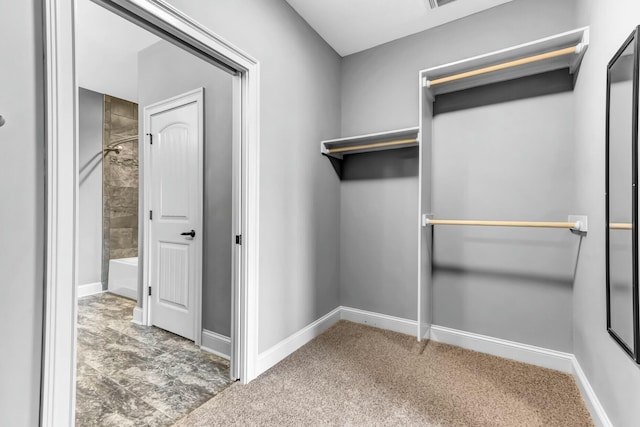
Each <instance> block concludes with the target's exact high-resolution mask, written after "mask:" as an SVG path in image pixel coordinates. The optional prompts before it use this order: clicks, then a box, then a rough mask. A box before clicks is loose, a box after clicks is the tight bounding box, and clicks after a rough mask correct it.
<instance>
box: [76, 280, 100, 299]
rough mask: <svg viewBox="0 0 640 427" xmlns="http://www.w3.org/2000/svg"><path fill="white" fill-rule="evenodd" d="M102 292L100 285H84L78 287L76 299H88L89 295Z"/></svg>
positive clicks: (96, 283)
mask: <svg viewBox="0 0 640 427" xmlns="http://www.w3.org/2000/svg"><path fill="white" fill-rule="evenodd" d="M103 292H104V291H103V290H102V283H100V282H95V283H86V284H84V285H78V298H82V297H88V296H89V295H96V294H101V293H103Z"/></svg>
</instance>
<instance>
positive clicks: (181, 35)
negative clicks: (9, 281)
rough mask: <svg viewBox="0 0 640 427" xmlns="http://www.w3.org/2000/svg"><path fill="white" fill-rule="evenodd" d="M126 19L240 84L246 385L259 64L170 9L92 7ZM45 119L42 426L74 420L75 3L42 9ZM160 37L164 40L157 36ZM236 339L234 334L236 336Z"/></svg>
mask: <svg viewBox="0 0 640 427" xmlns="http://www.w3.org/2000/svg"><path fill="white" fill-rule="evenodd" d="M93 1H94V2H95V3H98V4H100V5H102V6H104V7H106V8H108V9H110V10H112V11H113V12H115V13H117V14H118V15H120V16H123V17H125V18H127V19H129V20H131V21H133V22H134V23H136V24H138V25H141V26H144V27H146V28H151V27H153V28H156V29H159V30H160V32H162V33H163V34H165V37H167V36H168V37H173V38H174V39H175V40H180V41H182V42H183V43H184V44H185V45H187V46H193V47H194V48H195V49H197V50H199V51H200V52H206V53H208V54H210V55H211V56H212V57H216V58H218V59H219V60H220V61H222V62H223V63H225V64H227V65H228V66H229V67H231V68H233V69H235V70H237V72H238V75H239V78H240V80H241V83H240V86H241V107H240V108H241V119H240V120H241V123H240V125H241V127H240V131H239V132H240V140H241V160H240V162H241V165H242V170H241V173H242V178H241V194H242V195H241V199H242V200H241V203H242V213H241V216H242V219H241V222H240V224H241V229H242V235H243V239H242V240H243V241H242V245H241V247H240V254H241V259H240V261H239V264H240V266H239V270H240V272H241V277H240V285H239V289H238V290H237V294H238V295H239V297H238V300H237V301H235V302H234V304H235V306H234V309H235V311H234V313H235V316H236V320H237V324H236V326H235V327H236V328H237V336H236V337H235V339H236V340H237V341H238V345H239V354H238V355H237V359H236V360H237V365H238V370H239V372H238V375H239V379H240V381H242V382H243V383H248V382H250V381H251V380H253V379H254V378H255V377H256V372H257V370H256V364H257V356H258V280H259V277H260V276H259V267H260V265H259V247H260V243H259V218H260V212H259V201H260V197H259V196H260V187H259V176H260V64H259V62H258V61H256V60H255V59H254V58H252V57H251V56H249V55H247V54H246V53H244V52H242V51H241V50H240V49H238V48H237V47H235V46H234V45H232V44H230V43H229V42H227V41H226V40H224V39H223V38H221V37H219V36H218V35H217V34H215V33H213V32H211V31H209V30H208V29H207V28H206V27H204V26H202V25H201V24H199V23H197V22H196V21H195V20H193V19H192V18H190V17H189V16H187V15H185V14H184V13H182V12H181V11H180V10H178V9H176V8H174V7H173V6H171V5H169V4H168V3H166V2H165V1H164V0H93ZM43 2H44V48H45V55H44V59H43V63H44V67H45V95H46V104H45V109H46V111H45V113H46V115H45V117H46V123H45V126H46V147H45V148H44V149H45V150H46V159H47V160H46V169H47V170H46V203H45V206H46V213H45V215H46V232H45V238H46V243H45V249H46V256H45V263H46V264H45V284H44V315H43V319H44V320H43V322H44V325H43V329H44V334H43V355H42V384H41V402H40V424H41V425H42V426H58V425H60V426H73V425H74V421H75V419H74V418H75V416H74V415H75V350H76V340H75V338H76V336H75V334H76V327H75V322H76V312H77V310H76V299H75V298H76V292H75V288H76V285H77V279H76V277H75V276H76V273H75V263H76V247H77V242H76V240H77V215H76V209H77V188H78V182H77V179H76V175H77V171H78V166H77V152H78V141H77V132H76V129H77V123H78V117H77V109H76V99H77V93H76V92H77V89H76V77H75V59H74V32H75V30H74V29H75V21H74V9H75V0H43ZM160 32H158V33H160ZM233 333H234V331H233V330H232V334H233Z"/></svg>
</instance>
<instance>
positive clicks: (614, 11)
mask: <svg viewBox="0 0 640 427" xmlns="http://www.w3.org/2000/svg"><path fill="white" fill-rule="evenodd" d="M577 12H578V14H577V16H578V22H577V24H578V25H590V26H591V41H590V45H589V50H588V52H587V54H586V56H585V59H584V61H583V63H582V67H581V71H580V78H579V79H578V82H577V86H576V90H575V97H574V101H575V117H576V118H575V134H576V138H575V150H574V152H575V157H576V208H575V210H578V211H580V212H584V213H585V214H588V215H589V224H590V227H589V236H588V237H587V238H586V239H584V241H583V244H582V249H581V252H580V259H579V263H578V268H577V271H576V279H575V284H574V295H573V307H574V313H573V323H574V333H573V342H574V353H575V355H576V357H577V359H578V361H579V362H580V365H581V366H582V369H583V370H584V372H585V374H586V375H587V377H588V378H589V382H590V383H591V386H592V387H593V389H594V391H595V392H596V394H597V395H598V398H599V399H600V402H601V403H602V405H603V406H604V408H605V410H606V411H607V414H608V415H609V417H610V418H611V421H612V422H613V425H615V426H635V425H638V420H639V419H640V407H639V406H638V402H639V401H640V369H639V367H638V366H637V365H636V364H635V363H634V362H633V361H632V360H631V359H630V358H629V357H627V356H626V355H625V353H624V352H623V351H622V349H621V348H620V347H618V345H617V344H616V343H615V342H614V341H613V339H612V338H610V337H609V335H608V334H607V331H606V311H605V309H606V305H605V304H606V303H605V301H606V300H605V298H606V297H605V252H604V250H605V244H604V229H605V227H604V178H605V175H604V165H605V162H604V141H605V99H606V92H605V90H606V70H607V62H608V61H609V60H610V59H611V57H612V56H613V55H614V54H615V52H616V51H617V50H618V48H619V47H620V46H621V45H622V42H624V40H625V39H626V38H627V37H628V36H629V34H630V33H631V31H632V30H633V29H634V27H635V26H636V25H638V24H639V23H640V22H639V19H638V18H639V17H640V3H638V2H637V1H634V0H618V1H614V2H596V1H587V0H580V1H578V7H577Z"/></svg>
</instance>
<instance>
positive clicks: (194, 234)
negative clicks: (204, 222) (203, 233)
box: [180, 230, 196, 239]
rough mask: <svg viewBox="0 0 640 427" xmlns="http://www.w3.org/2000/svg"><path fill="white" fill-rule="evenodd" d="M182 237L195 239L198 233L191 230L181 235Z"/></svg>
mask: <svg viewBox="0 0 640 427" xmlns="http://www.w3.org/2000/svg"><path fill="white" fill-rule="evenodd" d="M180 235H181V236H191V238H192V239H193V238H194V237H196V232H195V230H191V231H185V232H184V233H180Z"/></svg>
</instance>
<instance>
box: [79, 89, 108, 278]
mask: <svg viewBox="0 0 640 427" xmlns="http://www.w3.org/2000/svg"><path fill="white" fill-rule="evenodd" d="M102 110H103V95H102V94H101V93H97V92H94V91H91V90H88V89H84V88H79V90H78V120H79V123H78V132H79V133H78V168H79V180H78V185H79V187H80V193H79V196H78V199H79V207H78V286H81V285H85V284H89V283H96V282H100V281H101V274H102V158H103V157H102V116H103V112H102Z"/></svg>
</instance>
